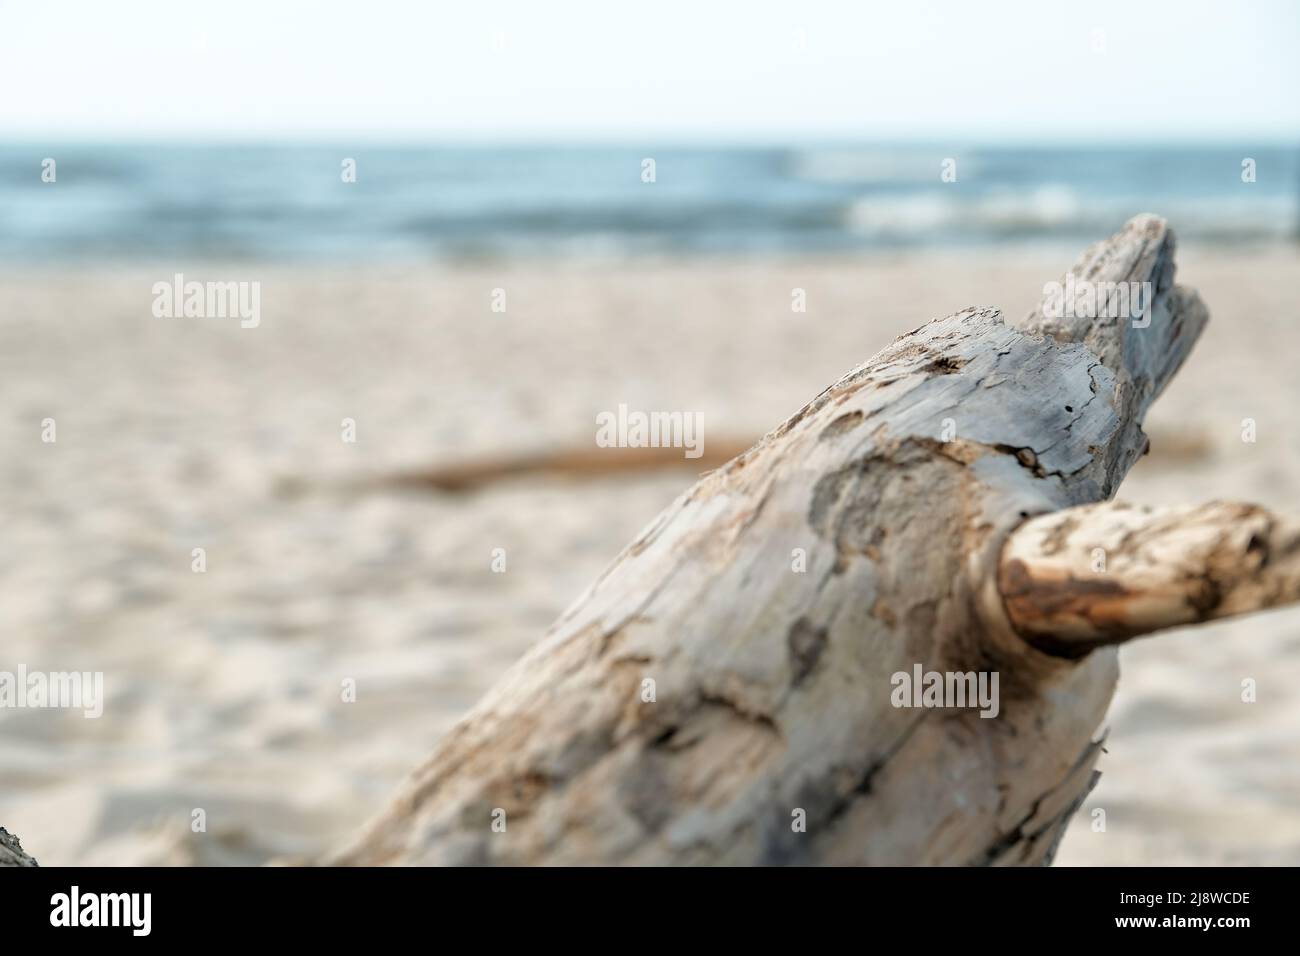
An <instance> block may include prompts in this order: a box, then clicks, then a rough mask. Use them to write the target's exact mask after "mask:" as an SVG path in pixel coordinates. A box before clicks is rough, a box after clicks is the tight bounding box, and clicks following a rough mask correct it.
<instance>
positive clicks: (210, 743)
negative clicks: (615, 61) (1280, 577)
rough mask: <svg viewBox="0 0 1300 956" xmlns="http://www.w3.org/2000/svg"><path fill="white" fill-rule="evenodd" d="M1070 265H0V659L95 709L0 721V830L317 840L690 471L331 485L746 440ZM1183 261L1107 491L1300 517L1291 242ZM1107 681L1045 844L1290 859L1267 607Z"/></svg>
mask: <svg viewBox="0 0 1300 956" xmlns="http://www.w3.org/2000/svg"><path fill="white" fill-rule="evenodd" d="M1069 260H1070V256H1069V255H1060V254H1057V253H1051V254H1049V253H1046V252H1034V253H1028V254H1027V253H1024V252H1023V251H1021V252H1010V251H1005V252H989V251H981V252H978V253H970V254H966V255H959V254H943V255H921V254H915V255H907V256H901V257H884V256H878V257H874V258H868V259H849V258H841V259H835V260H788V261H783V262H780V263H771V262H764V263H752V264H751V263H743V262H731V263H716V262H715V263H704V264H689V265H688V264H662V263H661V264H647V265H642V266H629V265H601V264H595V263H588V264H539V265H516V266H509V267H502V268H493V267H489V266H474V267H466V268H460V269H455V270H442V269H432V268H431V269H427V270H393V271H381V270H374V269H369V270H365V271H344V272H338V271H318V272H317V271H310V270H305V269H297V270H288V269H252V268H249V267H248V266H238V267H229V268H219V267H201V266H200V265H199V264H194V265H193V267H192V268H184V269H177V268H176V267H174V266H170V267H168V268H165V269H156V270H149V269H142V268H140V269H134V270H130V271H121V270H110V269H108V268H101V269H88V270H84V271H71V270H64V271H61V272H45V273H41V272H33V273H23V274H17V273H11V274H8V275H6V276H4V277H2V278H0V394H2V395H3V403H2V406H0V407H2V408H3V416H2V417H0V449H2V450H3V455H2V456H0V468H2V469H3V471H2V473H0V475H2V484H0V489H2V491H3V495H4V501H5V505H4V511H3V514H4V519H5V520H4V535H3V542H4V547H3V548H2V549H0V607H3V609H4V630H3V637H2V643H0V669H10V670H12V669H14V668H15V667H16V666H17V665H18V664H26V665H27V667H28V668H29V669H31V670H38V669H39V670H68V669H78V670H102V671H104V672H105V684H106V693H107V698H108V699H107V702H106V704H105V710H104V716H103V717H102V718H101V719H99V720H86V719H84V718H83V717H82V716H81V715H80V713H79V712H67V711H48V710H0V824H3V825H4V826H6V827H8V828H9V829H10V830H11V831H13V832H14V833H16V834H18V835H19V837H20V838H21V839H22V842H23V846H24V847H25V848H27V849H28V850H29V851H30V852H31V853H32V854H33V855H34V856H36V857H37V858H38V859H39V860H40V861H41V862H42V863H43V864H46V865H50V864H72V863H78V864H148V863H157V864H190V863H198V864H222V863H260V862H264V861H267V860H269V859H272V858H277V857H286V856H288V857H294V856H298V855H300V854H314V853H317V852H319V851H322V850H324V849H326V848H328V847H330V846H333V845H335V844H337V842H338V841H340V840H341V839H342V838H344V837H346V836H347V835H349V834H350V833H351V832H352V831H353V830H354V829H355V828H357V827H358V826H359V825H360V824H361V823H362V822H363V821H364V820H365V819H366V818H367V817H368V816H370V815H371V814H372V813H374V812H375V811H376V810H377V809H378V808H379V807H380V806H381V805H382V804H383V802H384V801H385V800H386V798H387V797H388V796H389V795H390V793H391V792H392V790H393V788H394V786H395V785H396V784H397V782H398V781H399V780H400V779H401V778H402V777H403V776H404V775H405V774H406V773H407V772H408V771H410V770H411V769H412V768H413V767H414V766H415V765H416V764H417V763H418V762H419V761H420V759H421V758H422V757H423V756H424V755H425V753H426V752H427V751H428V749H429V747H430V744H431V743H432V742H433V740H434V739H435V738H436V737H437V736H438V735H439V734H440V733H441V732H442V731H444V730H445V729H446V728H447V727H448V726H449V725H450V724H451V723H452V722H453V721H454V720H455V719H456V717H457V716H458V715H459V714H460V713H461V712H462V711H463V710H464V709H465V708H466V707H468V706H469V705H470V704H471V703H473V701H474V700H475V699H476V698H477V697H478V695H479V694H480V693H481V692H482V691H484V690H485V689H486V688H487V687H488V685H489V684H491V683H492V682H493V680H494V679H495V678H496V676H497V675H498V674H499V673H500V672H501V671H502V670H503V669H504V668H505V667H506V666H508V665H509V664H510V663H511V661H512V660H514V659H515V658H516V657H517V656H518V655H519V654H520V653H521V652H522V651H523V649H524V648H525V647H526V646H527V645H528V644H530V643H531V642H532V641H534V640H535V639H537V638H538V637H539V636H540V635H541V633H542V631H543V630H544V629H545V628H546V626H547V625H548V624H549V623H550V622H551V620H552V619H553V618H554V617H555V616H556V615H557V614H558V613H559V612H560V611H561V610H562V609H563V607H564V606H565V605H566V604H567V603H568V602H569V601H570V600H572V599H573V598H574V597H576V596H577V595H578V593H579V592H580V591H581V590H582V589H583V588H584V587H585V586H586V585H587V584H588V583H589V581H590V580H591V579H592V578H593V577H594V576H595V575H596V574H597V573H599V571H600V570H601V569H602V567H603V566H604V565H605V564H606V563H607V562H608V561H609V560H610V559H611V558H612V557H613V556H614V555H615V554H616V553H617V552H618V551H619V550H620V549H621V547H622V546H623V545H624V544H625V543H626V542H627V541H628V540H630V539H631V537H632V536H633V535H634V534H635V533H636V532H637V531H638V530H639V529H640V527H641V526H642V525H644V524H645V523H646V522H647V521H648V520H650V519H651V518H652V517H653V516H654V515H655V514H656V513H657V512H658V510H659V509H660V508H661V507H662V506H664V505H665V504H667V503H668V502H669V501H670V500H671V499H672V498H673V497H674V496H675V495H676V493H677V492H678V491H680V490H681V489H682V488H683V487H685V486H686V485H687V484H689V482H690V480H691V476H690V472H689V470H686V471H681V472H671V471H670V472H660V473H655V474H650V475H646V476H640V477H616V478H610V479H605V480H601V481H596V482H593V483H589V484H567V483H564V482H555V481H547V480H537V479H519V480H515V481H512V482H508V483H505V484H502V485H500V486H495V487H493V488H489V489H487V490H485V491H482V492H480V493H477V494H472V495H468V496H460V497H457V496H447V495H440V494H437V493H433V492H421V491H392V490H383V489H380V488H372V487H366V486H364V484H362V483H357V482H355V481H354V479H360V478H364V477H366V476H377V475H384V474H389V473H392V472H397V471H404V470H408V469H419V468H428V467H431V466H435V465H438V464H440V463H441V464H445V463H450V462H455V461H460V460H463V459H466V458H469V457H472V456H475V455H477V454H489V453H498V452H500V451H502V450H503V449H505V450H510V449H514V450H520V451H527V450H540V449H545V448H547V447H552V446H560V445H563V446H574V445H576V446H584V445H586V446H589V445H590V444H591V443H592V440H593V434H594V428H595V416H596V414H597V413H598V412H600V411H602V410H610V409H614V408H615V407H616V406H617V405H618V404H619V403H620V402H625V403H627V404H628V405H629V406H631V407H633V408H643V409H664V410H671V409H680V410H692V411H698V412H701V413H702V414H703V416H704V423H705V439H706V442H707V441H708V439H709V437H710V436H715V437H717V438H718V439H719V440H721V439H722V438H723V437H735V436H739V437H750V436H757V435H759V434H761V433H762V432H764V431H766V430H768V429H769V428H771V427H773V426H774V425H776V424H777V423H779V422H780V421H781V420H782V419H783V418H784V417H785V416H787V415H788V414H789V413H791V412H792V411H794V410H796V409H797V408H798V407H799V406H800V405H802V404H803V403H804V402H805V401H807V400H808V399H809V398H811V397H812V396H813V395H815V394H816V393H817V392H818V391H820V390H821V389H822V388H823V387H824V386H825V385H827V384H829V383H830V382H831V381H833V380H834V379H835V378H836V377H837V376H839V375H840V374H841V373H842V372H844V371H845V370H847V369H848V368H850V367H852V366H853V365H856V364H857V363H859V362H861V361H862V360H864V359H866V358H867V357H869V356H870V355H871V354H872V353H874V352H875V351H876V350H877V349H879V348H880V347H881V346H883V345H884V344H886V343H887V342H889V341H890V340H892V339H893V338H894V337H896V336H897V335H900V334H902V333H904V332H907V331H910V330H911V329H913V328H915V327H916V326H918V325H920V324H922V323H923V322H924V321H926V320H927V319H929V318H931V317H934V316H936V315H941V314H947V313H949V312H953V311H956V310H958V309H960V308H962V307H964V306H968V305H994V306H998V307H1001V308H1002V309H1003V310H1004V312H1005V313H1006V314H1007V315H1010V316H1018V315H1019V314H1020V313H1022V312H1024V311H1026V310H1027V309H1028V308H1029V307H1030V306H1031V304H1033V303H1034V302H1035V301H1036V299H1037V297H1038V293H1039V291H1040V290H1041V287H1042V284H1043V282H1045V281H1047V280H1048V279H1053V278H1057V277H1059V275H1060V274H1061V272H1062V271H1063V270H1064V268H1065V267H1066V266H1067V265H1068V264H1069ZM174 271H184V272H185V274H186V277H187V278H195V279H257V280H260V281H261V283H262V321H261V326H260V327H259V328H257V329H248V330H245V329H241V328H239V323H238V320H236V319H156V318H154V317H153V316H152V315H151V313H150V303H151V300H152V294H151V291H150V290H151V286H152V284H153V282H154V281H156V280H158V279H159V278H164V277H169V276H170V275H171V274H172V272H174ZM1180 279H1181V281H1183V282H1185V283H1187V284H1190V285H1193V286H1195V287H1197V288H1199V289H1200V290H1201V293H1202V295H1203V296H1204V298H1205V299H1206V301H1207V302H1208V303H1209V305H1210V308H1211V312H1212V314H1213V322H1212V324H1211V327H1210V329H1209V331H1208V333H1207V334H1206V336H1205V338H1204V340H1203V341H1202V343H1201V344H1200V346H1199V348H1198V349H1197V351H1196V352H1195V354H1194V356H1193V358H1192V360H1191V362H1190V363H1189V364H1188V366H1187V367H1186V368H1185V369H1184V370H1183V372H1182V373H1181V375H1180V376H1179V377H1178V378H1177V379H1176V380H1175V383H1174V385H1173V387H1172V389H1171V390H1170V392H1169V393H1168V394H1167V395H1166V396H1165V397H1164V398H1163V399H1162V400H1161V401H1160V402H1159V403H1158V404H1157V406H1156V409H1155V411H1154V413H1153V415H1152V417H1151V419H1150V421H1149V429H1148V430H1149V431H1150V432H1151V434H1152V445H1153V450H1152V454H1151V455H1150V456H1149V457H1148V458H1147V459H1145V460H1144V461H1143V462H1142V463H1141V464H1140V465H1139V466H1138V468H1137V469H1136V471H1135V472H1134V473H1133V475H1132V476H1131V477H1130V479H1129V480H1128V482H1127V483H1126V484H1125V486H1124V489H1123V491H1122V493H1121V497H1123V498H1126V499H1128V500H1132V501H1137V502H1144V503H1155V502H1199V501H1202V500H1208V499H1211V498H1215V497H1220V498H1237V499H1244V500H1254V501H1259V502H1262V503H1265V504H1267V505H1270V506H1273V507H1276V508H1279V509H1282V510H1289V511H1297V510H1300V501H1297V500H1296V499H1297V496H1296V495H1295V494H1294V489H1295V488H1296V486H1297V484H1298V483H1300V430H1298V429H1297V427H1296V424H1295V419H1294V416H1295V410H1296V407H1297V405H1298V404H1300V402H1298V400H1300V375H1298V374H1297V372H1296V369H1295V362H1294V356H1295V354H1296V353H1297V350H1300V316H1297V309H1296V306H1295V303H1294V298H1293V295H1294V291H1293V290H1294V289H1296V288H1298V287H1300V254H1297V252H1295V251H1294V250H1290V249H1287V250H1266V251H1264V252H1263V253H1251V252H1249V251H1245V250H1238V251H1231V252H1217V251H1212V250H1195V249H1193V250H1190V251H1184V252H1183V253H1182V255H1181V256H1180ZM497 287H500V288H504V289H506V291H507V296H508V298H507V303H508V304H507V311H506V312H505V313H504V314H499V313H494V312H492V311H491V310H490V308H489V305H490V296H491V291H492V289H494V288H497ZM795 287H799V288H803V289H805V290H807V296H808V311H807V312H806V313H805V314H797V313H792V311H791V308H790V302H791V290H792V289H793V288H795ZM46 417H53V418H55V419H56V420H57V423H58V424H57V427H58V441H57V443H56V444H53V445H49V444H43V443H42V442H41V440H40V430H41V426H40V423H41V420H42V419H43V418H46ZM345 417H351V418H354V419H355V420H356V422H357V430H358V441H357V443H356V444H354V445H349V444H345V443H343V442H342V441H341V439H340V421H341V419H343V418H345ZM1247 417H1249V418H1254V419H1255V420H1256V421H1257V423H1258V441H1257V442H1256V443H1255V444H1245V443H1243V442H1242V441H1241V438H1240V429H1241V420H1242V419H1243V418H1247ZM195 547H203V548H205V549H206V551H207V563H208V570H207V573H205V574H194V573H192V572H191V570H190V564H191V557H190V554H191V549H192V548H195ZM498 547H500V548H505V549H506V552H507V560H508V565H507V571H506V572H505V573H503V574H497V573H493V572H492V571H491V570H490V560H491V552H492V549H493V548H498ZM1122 664H1123V677H1122V680H1121V683H1120V688H1119V691H1118V694H1117V697H1116V701H1115V704H1114V706H1113V708H1112V712H1111V719H1110V728H1111V732H1110V737H1109V742H1108V745H1107V749H1108V751H1109V753H1108V754H1107V755H1106V756H1104V757H1103V761H1102V765H1101V766H1102V770H1103V771H1104V773H1105V776H1104V777H1103V779H1102V782H1101V784H1100V786H1099V787H1098V789H1097V790H1096V791H1095V792H1094V794H1093V796H1092V798H1091V799H1090V800H1089V801H1088V803H1087V804H1086V805H1085V807H1084V808H1083V810H1082V811H1081V812H1080V815H1079V818H1078V819H1077V820H1076V822H1075V826H1074V829H1073V830H1072V832H1071V834H1070V835H1069V836H1068V837H1067V838H1066V841H1065V843H1064V845H1063V848H1062V851H1061V855H1060V858H1059V862H1062V863H1073V864H1131V863H1171V864H1191V863H1291V864H1296V863H1300V611H1287V612H1278V613H1273V614H1269V615H1266V616H1260V617H1256V618H1253V619H1246V620H1243V621H1236V622H1230V623H1226V624H1219V625H1215V626H1211V627H1204V628H1201V629H1199V630H1197V631H1196V632H1194V633H1192V632H1188V633H1171V634H1167V635H1165V636H1164V637H1162V638H1156V639H1152V640H1148V641H1144V642H1139V643H1137V644H1135V645H1132V646H1130V647H1128V648H1126V649H1125V651H1124V652H1123V657H1122ZM1245 677H1252V678H1254V679H1255V680H1256V681H1257V682H1258V688H1259V689H1258V697H1259V699H1258V702H1257V703H1254V704H1244V703H1242V702H1241V701H1240V682H1241V680H1242V679H1243V678H1245ZM347 678H352V679H354V680H355V681H356V682H357V700H356V702H355V703H344V702H342V700H341V693H340V688H341V682H342V681H343V680H344V679H347ZM194 808H203V809H204V810H205V811H206V814H207V825H208V829H207V832H206V833H200V834H195V833H191V831H190V819H191V811H192V809H194ZM1095 808H1103V809H1104V810H1105V811H1106V824H1107V826H1106V831H1105V832H1104V833H1098V832H1093V831H1092V829H1091V826H1090V823H1091V819H1092V818H1091V816H1090V813H1091V811H1092V810H1093V809H1095Z"/></svg>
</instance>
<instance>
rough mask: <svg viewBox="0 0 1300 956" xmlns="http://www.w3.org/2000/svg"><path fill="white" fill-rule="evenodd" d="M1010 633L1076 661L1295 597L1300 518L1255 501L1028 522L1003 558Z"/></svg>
mask: <svg viewBox="0 0 1300 956" xmlns="http://www.w3.org/2000/svg"><path fill="white" fill-rule="evenodd" d="M999 578H1000V586H1001V591H1002V595H1003V598H1004V600H1005V602H1006V608H1007V614H1008V616H1009V617H1010V619H1011V623H1012V625H1013V626H1014V627H1015V629H1016V631H1017V632H1018V633H1020V634H1021V635H1023V636H1024V637H1025V638H1026V639H1027V640H1028V641H1030V643H1032V644H1033V645H1034V646H1035V647H1037V648H1039V649H1040V650H1043V651H1046V652H1047V653H1051V654H1057V655H1060V656H1065V657H1082V656H1084V655H1085V654H1087V653H1089V652H1090V651H1091V650H1093V649H1095V648H1097V647H1100V646H1102V645H1105V644H1116V643H1119V642H1121V641H1126V640H1129V639H1130V638H1133V637H1138V636H1141V635H1144V634H1151V633H1153V632H1155V631H1159V630H1163V629H1165V628H1170V627H1180V626H1183V625H1187V624H1196V623H1199V622H1201V621H1209V620H1214V619H1216V618H1222V617H1231V616H1233V615H1237V614H1246V613H1249V612H1252V611H1260V610H1264V609H1266V608H1270V607H1279V606H1282V605H1286V604H1292V603H1295V602H1296V601H1300V521H1296V520H1294V519H1287V518H1282V517H1279V516H1277V515H1274V514H1272V513H1270V512H1269V511H1267V510H1266V509H1264V508H1260V507H1258V506H1257V505H1248V504H1229V503H1224V502H1214V503H1211V504H1207V505H1200V506H1197V507H1171V508H1135V507H1132V506H1130V505H1125V504H1121V503H1118V502H1109V503H1106V504H1100V505H1085V506H1082V507H1079V508H1071V509H1069V510H1066V511H1062V512H1058V513H1056V514H1050V515H1043V516H1041V517H1038V518H1034V519H1032V520H1031V521H1028V522H1026V523H1025V524H1024V525H1023V526H1021V527H1020V528H1018V529H1017V530H1016V532H1015V533H1014V534H1013V535H1011V537H1010V538H1009V539H1008V540H1007V543H1006V545H1005V547H1004V548H1003V551H1002V563H1001V567H1000V569H999Z"/></svg>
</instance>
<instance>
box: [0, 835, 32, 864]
mask: <svg viewBox="0 0 1300 956" xmlns="http://www.w3.org/2000/svg"><path fill="white" fill-rule="evenodd" d="M36 865H37V863H36V861H35V860H34V859H32V858H31V857H30V856H28V855H27V853H26V852H25V851H24V850H23V848H22V844H20V843H19V842H18V837H16V836H14V835H13V834H12V833H10V832H9V831H8V830H6V829H5V828H4V827H0V866H36Z"/></svg>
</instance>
